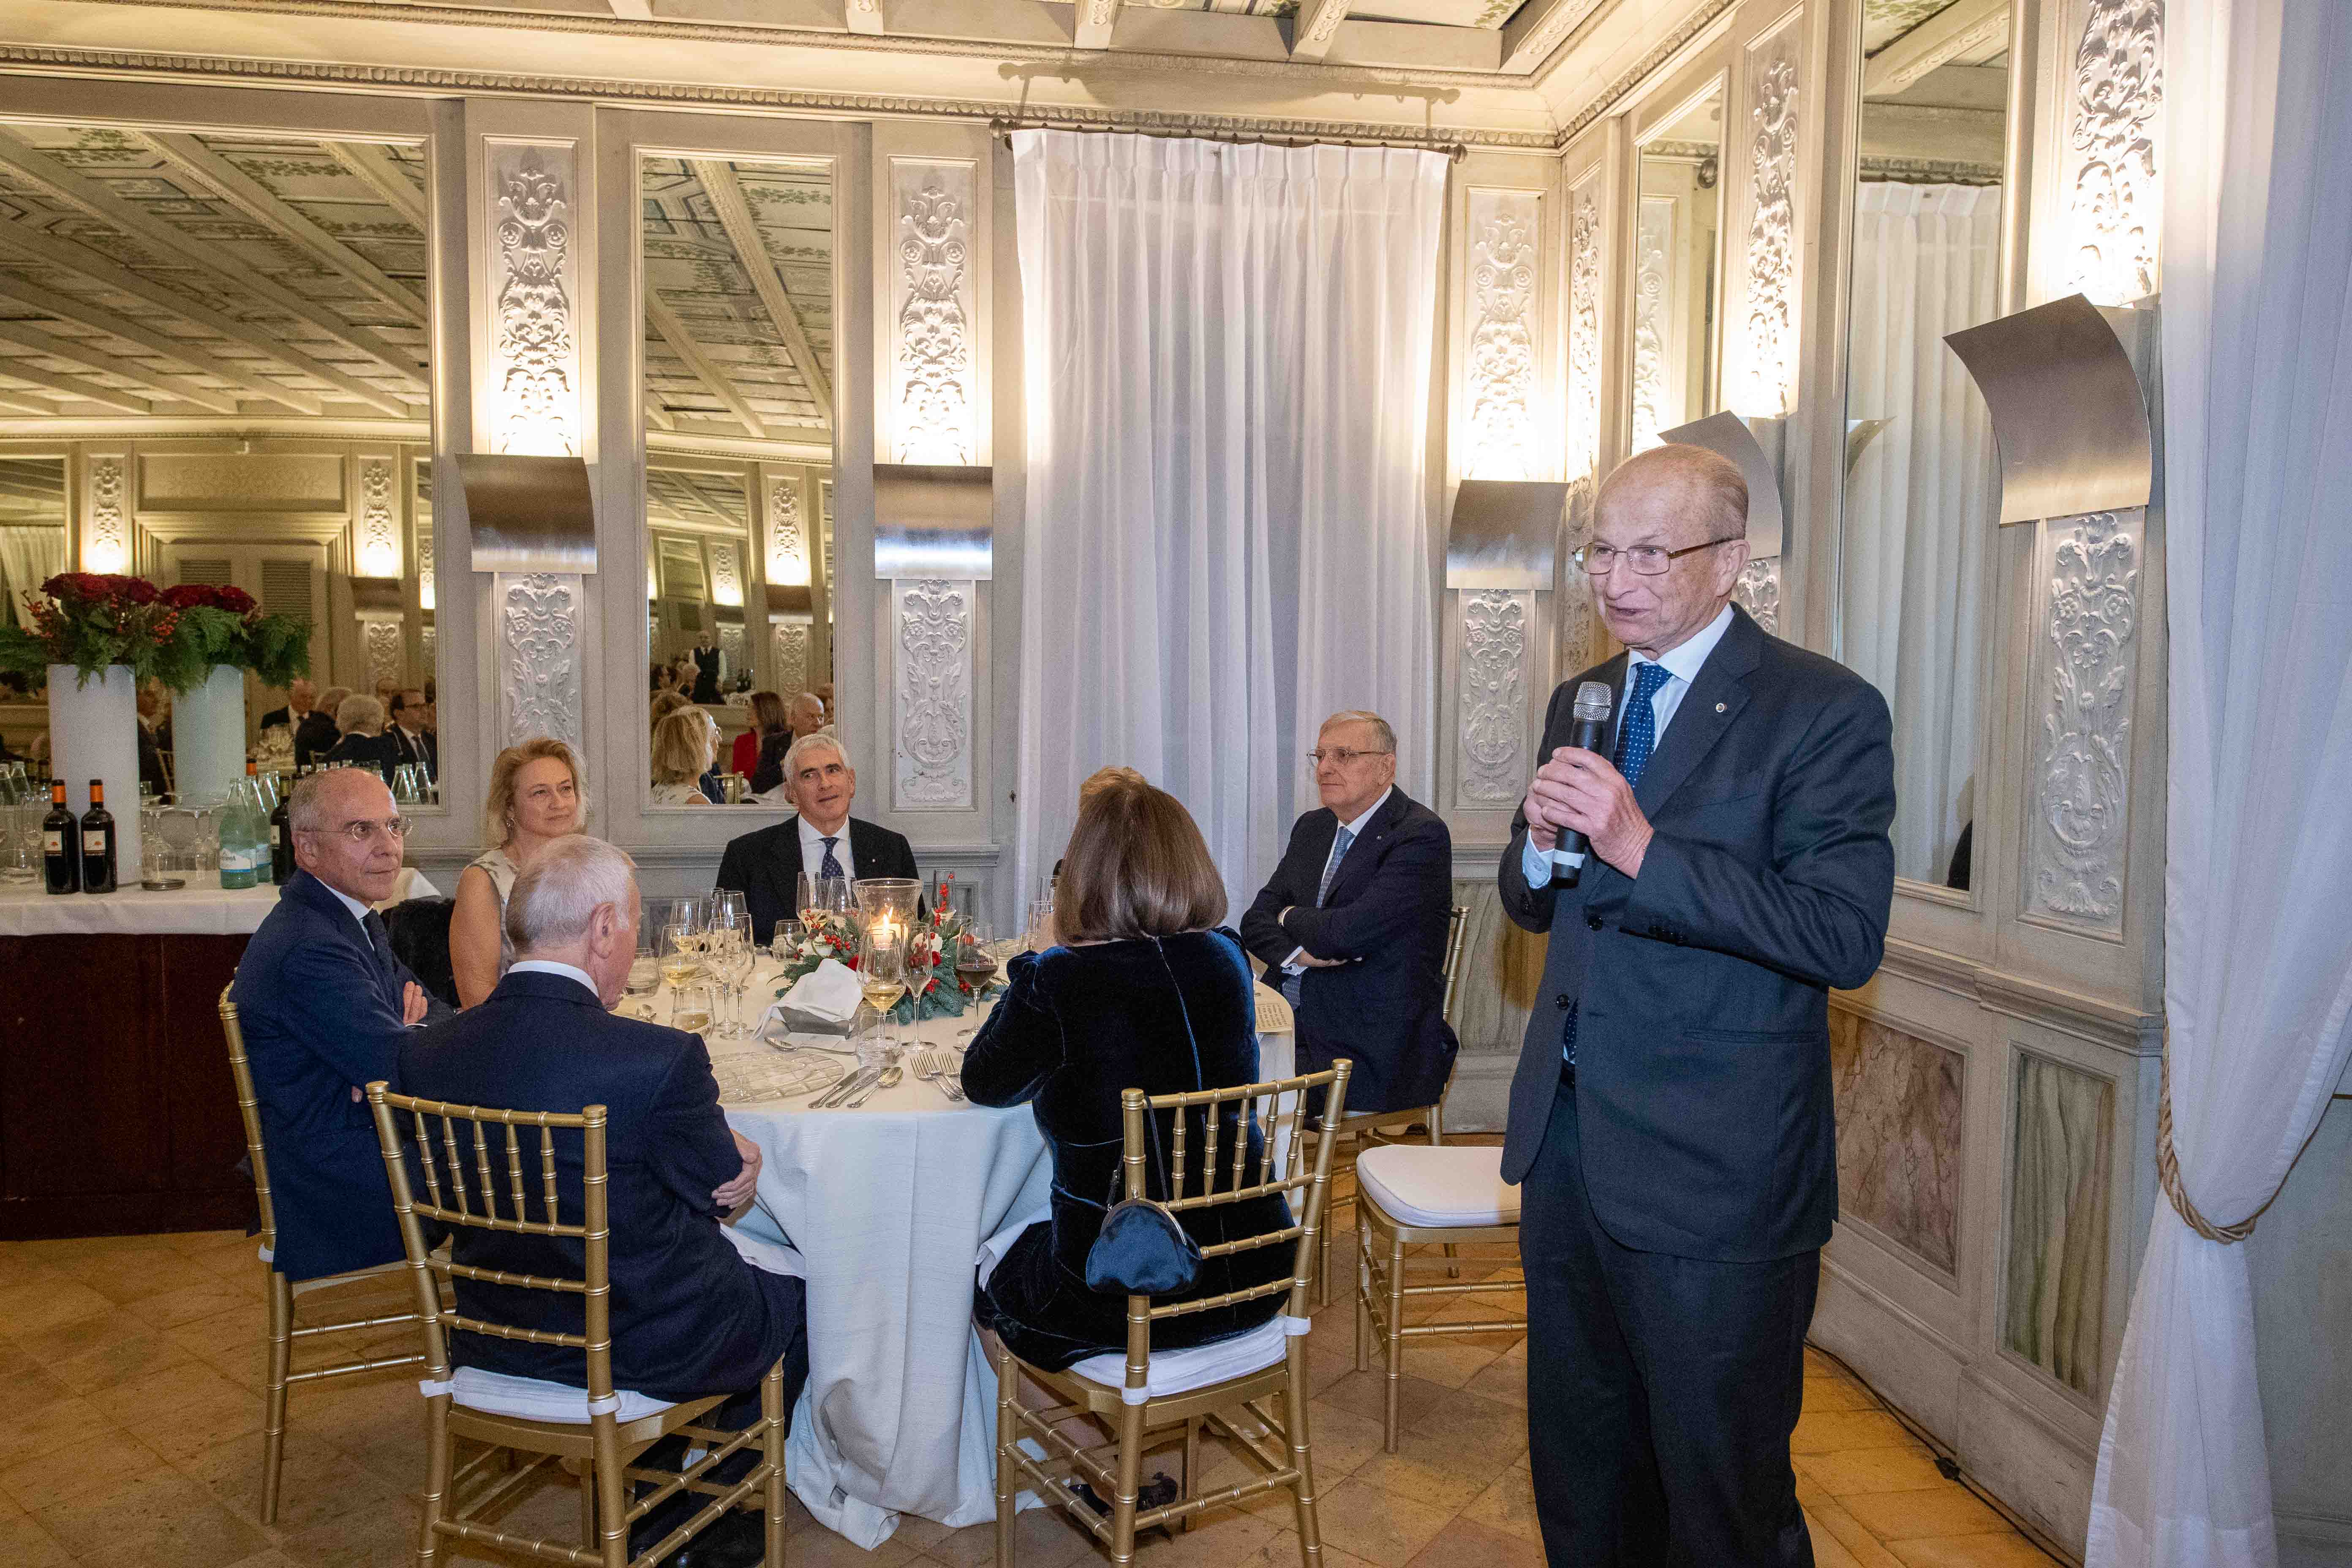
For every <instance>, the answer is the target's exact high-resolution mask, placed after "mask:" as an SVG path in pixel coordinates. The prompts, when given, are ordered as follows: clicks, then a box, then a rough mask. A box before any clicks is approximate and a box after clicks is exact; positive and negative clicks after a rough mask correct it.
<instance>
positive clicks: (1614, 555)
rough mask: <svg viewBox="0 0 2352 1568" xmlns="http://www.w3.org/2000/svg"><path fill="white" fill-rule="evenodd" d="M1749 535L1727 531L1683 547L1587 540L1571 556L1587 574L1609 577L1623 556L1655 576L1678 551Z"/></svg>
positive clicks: (1686, 552) (1642, 571) (1711, 546)
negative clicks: (1627, 545)
mask: <svg viewBox="0 0 2352 1568" xmlns="http://www.w3.org/2000/svg"><path fill="white" fill-rule="evenodd" d="M1746 537H1747V535H1746V534H1741V533H1732V534H1727V535H1725V536H1724V537H1723V538H1721V539H1710V540H1706V541H1705V542H1702V543H1698V544H1685V545H1684V546H1683V547H1682V548H1681V549H1680V550H1668V549H1666V548H1665V547H1664V546H1663V545H1657V544H1636V545H1634V546H1633V548H1632V549H1630V550H1620V549H1618V548H1617V547H1616V546H1615V545H1613V544H1588V545H1585V546H1584V547H1583V548H1581V549H1580V550H1579V551H1577V552H1576V553H1575V555H1574V556H1572V557H1570V559H1572V560H1573V561H1575V563H1577V565H1579V566H1580V567H1581V568H1583V570H1584V572H1585V573H1586V574H1587V575H1589V576H1593V577H1606V576H1607V575H1609V569H1610V568H1611V567H1612V566H1614V565H1616V564H1617V562H1618V559H1619V558H1620V557H1621V556H1622V558H1623V559H1624V562H1625V564H1626V565H1628V566H1631V567H1632V568H1633V570H1634V572H1635V573H1636V574H1639V575H1641V576H1643V577H1656V576H1660V575H1662V574H1664V572H1665V569H1666V568H1667V567H1668V566H1670V565H1672V564H1674V560H1675V557H1676V556H1677V555H1690V554H1694V553H1696V552H1698V551H1701V550H1712V549H1714V548H1715V547H1716V546H1717V545H1718V544H1729V543H1731V542H1733V541H1734V540H1738V539H1745V538H1746Z"/></svg>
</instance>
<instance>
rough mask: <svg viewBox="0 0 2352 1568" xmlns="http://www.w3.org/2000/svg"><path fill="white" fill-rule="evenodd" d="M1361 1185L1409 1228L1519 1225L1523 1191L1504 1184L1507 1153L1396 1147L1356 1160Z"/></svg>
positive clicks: (1366, 1153)
mask: <svg viewBox="0 0 2352 1568" xmlns="http://www.w3.org/2000/svg"><path fill="white" fill-rule="evenodd" d="M1356 1184H1357V1185H1358V1186H1360V1187H1361V1188H1362V1189H1363V1190H1364V1192H1365V1194H1367V1195H1368V1196H1370V1198H1371V1200H1372V1201H1373V1202H1374V1203H1376V1204H1378V1205H1381V1208H1383V1209H1385V1210H1386V1211H1388V1213H1390V1214H1391V1215H1394V1216H1395V1217H1396V1218H1397V1219H1399V1220H1401V1221H1402V1222H1403V1223H1404V1224H1406V1225H1422V1226H1478V1225H1517V1224H1518V1222H1519V1189H1518V1187H1517V1185H1516V1184H1512V1183H1509V1182H1506V1181H1505V1180H1503V1151H1502V1150H1501V1149H1500V1148H1489V1147H1480V1146H1476V1145H1454V1146H1448V1147H1445V1148H1439V1149H1428V1148H1414V1147H1412V1146H1411V1145H1408V1144H1402V1143H1391V1144H1387V1145H1384V1146H1383V1147H1381V1148H1378V1149H1367V1150H1365V1151H1364V1152H1362V1153H1361V1154H1360V1155H1358V1156H1357V1157H1356Z"/></svg>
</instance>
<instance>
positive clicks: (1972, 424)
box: [1840, 181, 2001, 882]
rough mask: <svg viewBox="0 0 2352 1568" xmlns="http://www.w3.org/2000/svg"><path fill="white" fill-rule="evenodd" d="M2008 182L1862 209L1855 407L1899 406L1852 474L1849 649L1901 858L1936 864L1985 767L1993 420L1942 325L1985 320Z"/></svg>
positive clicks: (1916, 190)
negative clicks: (1888, 752) (1981, 692)
mask: <svg viewBox="0 0 2352 1568" xmlns="http://www.w3.org/2000/svg"><path fill="white" fill-rule="evenodd" d="M2000 203H2001V190H2000V186H1997V185H1991V186H1979V185H1909V184H1898V183H1895V182H1893V181H1872V182H1869V183H1866V184H1864V185H1863V186H1862V187H1861V189H1860V191H1859V192H1858V193H1857V195H1856V199H1855V204H1854V206H1855V211H1854V253H1853V316H1852V327H1851V332H1852V339H1851V341H1852V354H1851V359H1850V362H1849V363H1850V369H1849V370H1848V373H1847V374H1848V376H1849V380H1848V383H1847V392H1846V412H1847V416H1848V417H1849V418H1853V419H1885V420H1888V421H1890V423H1889V424H1888V425H1887V426H1886V427H1885V429H1883V430H1881V431H1880V432H1879V433H1878V435H1877V437H1875V438H1874V439H1873V440H1872V441H1871V443H1870V445H1869V446H1867V447H1864V449H1863V453H1862V458H1861V460H1860V461H1858V462H1857V463H1855V465H1854V468H1853V474H1852V475H1851V476H1850V477H1849V478H1848V479H1847V480H1846V516H1845V526H1844V537H1843V558H1842V563H1841V566H1840V571H1841V574H1842V576H1843V597H1844V605H1843V619H1842V621H1841V633H1842V635H1843V639H1844V641H1843V648H1842V655H1843V658H1844V660H1845V662H1846V664H1847V665H1848V666H1849V667H1850V668H1853V670H1855V671H1856V672H1857V673H1859V674H1861V675H1862V676H1863V677H1864V679H1867V680H1869V681H1870V682H1871V683H1872V684H1873V685H1874V686H1876V687H1877V688H1878V689H1879V691H1880V692H1881V693H1882V694H1883V695H1884V696H1885V698H1886V702H1887V706H1888V707H1889V708H1891V709H1892V710H1894V715H1895V799H1896V801H1897V802H1898V803H1899V804H1898V805H1897V806H1896V807H1895V827H1894V836H1895V869H1896V871H1897V872H1898V873H1899V874H1901V875H1903V876H1906V877H1912V878H1916V879H1920V880H1922V881H1929V882H1941V881H1942V880H1943V879H1944V877H1945V873H1946V871H1947V869H1948V868H1949V865H1950V862H1951V858H1952V849H1953V847H1954V845H1955V843H1956V841H1957V840H1958V837H1959V833H1960V828H1961V826H1963V825H1964V824H1965V823H1966V822H1967V821H1968V814H1969V801H1968V800H1964V799H1963V795H1964V794H1966V793H1967V792H1968V785H1969V777H1970V775H1971V774H1972V773H1974V772H1975V769H1976V738H1977V711H1978V707H1977V702H1978V698H1977V656H1978V651H1979V643H1980V641H1981V640H1982V637H1983V625H1984V623H1983V611H1984V605H1983V595H1982V581H1983V572H1982V570H1981V566H1982V559H1983V552H1984V549H1985V547H1986V544H1987V543H1988V542H1989V541H1990V538H1991V535H1992V520H1993V517H1994V516H1995V510H1996V503H1997V501H1998V499H1999V489H1998V487H1999V484H2000V474H1999V470H1998V469H1997V468H1996V467H1995V463H1994V453H1993V443H1992V426H1991V422H1990V417H1989V416H1988V415H1987V413H1986V410H1985V405H1984V399H1983V398H1981V397H1979V396H1978V395H1977V394H1976V391H1975V388H1974V386H1973V384H1971V383H1970V382H1969V376H1968V372H1967V371H1966V370H1964V369H1963V368H1962V367H1961V364H1960V362H1959V359H1958V356H1956V355H1955V354H1953V353H1952V352H1951V351H1950V350H1949V349H1948V348H1946V347H1945V346H1944V334H1945V333H1947V332H1953V331H1959V330H1960V329H1961V328H1963V327H1973V326H1976V325H1979V323H1981V322H1985V321H1990V320H1992V319H1993V317H1994V316H1995V315H1997V314H1999V311H1998V310H1996V308H1995V305H1994V298H1995V292H1996V287H1997V285H1998V284H1999V282H2000Z"/></svg>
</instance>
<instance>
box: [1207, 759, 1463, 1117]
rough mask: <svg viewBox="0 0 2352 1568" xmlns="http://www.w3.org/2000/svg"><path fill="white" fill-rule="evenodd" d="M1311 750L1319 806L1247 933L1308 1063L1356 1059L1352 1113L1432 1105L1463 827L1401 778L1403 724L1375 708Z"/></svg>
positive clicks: (1441, 1081)
mask: <svg viewBox="0 0 2352 1568" xmlns="http://www.w3.org/2000/svg"><path fill="white" fill-rule="evenodd" d="M1307 760H1308V761H1309V762H1311V763H1314V764H1315V787H1316V789H1317V791H1318V793H1319V794H1320V795H1322V798H1323V804H1322V805H1321V806H1320V807H1319V808H1318V809H1317V810H1314V811H1310V812H1308V813H1307V815H1306V816H1302V817H1300V818H1299V819H1298V821H1297V824H1296V825H1294V826H1292V828H1291V830H1290V847H1289V848H1288V849H1286V851H1284V853H1283V857H1282V864H1281V865H1280V866H1278V867H1276V868H1275V873H1274V879H1273V880H1272V881H1269V882H1268V883H1266V885H1265V890H1264V891H1263V892H1261V893H1259V894H1258V896H1257V901H1256V902H1255V903H1254V904H1252V905H1251V906H1250V909H1249V913H1247V914H1245V915H1244V916H1243V917H1242V943H1243V945H1244V946H1245V947H1247V948H1248V949H1249V950H1250V951H1251V952H1254V953H1255V954H1257V955H1258V957H1260V958H1262V959H1264V960H1265V983H1266V984H1269V985H1276V986H1278V988H1279V989H1280V990H1281V992H1282V994H1284V995H1285V996H1286V997H1288V998H1289V999H1290V1005H1291V1006H1292V1008H1293V1009H1294V1010H1295V1011H1296V1012H1297V1018H1298V1034H1297V1040H1298V1070H1299V1071H1300V1072H1320V1071H1322V1070H1323V1069H1324V1068H1328V1067H1329V1066H1330V1065H1331V1062H1332V1058H1335V1057H1349V1058H1353V1060H1354V1061H1355V1064H1356V1076H1355V1078H1354V1079H1351V1080H1350V1081H1349V1085H1348V1109H1349V1110H1351V1111H1354V1110H1416V1109H1418V1108H1419V1107H1422V1106H1424V1105H1434V1104H1436V1103H1437V1101H1438V1100H1439V1099H1440V1097H1442V1096H1443V1095H1444V1092H1445V1080H1446V1079H1447V1078H1449V1077H1450V1076H1452V1074H1453V1071H1454V1050H1455V1047H1456V1044H1457V1042H1456V1041H1455V1039H1454V1028H1453V1026H1451V1025H1449V1024H1448V1023H1446V1021H1445V930H1446V922H1447V921H1448V919H1449V917H1450V915H1451V913H1452V910H1453V903H1454V898H1453V877H1454V836H1453V835H1452V834H1451V833H1449V832H1447V831H1446V827H1445V823H1444V820H1443V819H1442V818H1441V817H1439V816H1438V815H1437V814H1436V813H1435V812H1433V811H1432V810H1430V809H1429V808H1428V807H1427V806H1425V805H1421V804H1419V803H1418V802H1416V801H1414V800H1412V798H1411V797H1410V796H1408V795H1406V794H1405V793H1404V792H1403V791H1402V790H1401V789H1399V788H1397V787H1396V732H1395V731H1393V730H1391V729H1390V728H1389V726H1388V721H1386V720H1384V719H1382V718H1381V716H1380V715H1379V714H1377V713H1359V712H1346V713H1334V714H1332V715H1331V717H1329V718H1328V719H1326V720H1324V721H1323V729H1322V732H1321V733H1320V734H1319V735H1318V737H1317V738H1316V743H1315V750H1313V751H1312V752H1308V753H1307Z"/></svg>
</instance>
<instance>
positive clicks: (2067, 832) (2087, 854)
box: [2024, 510, 2146, 935]
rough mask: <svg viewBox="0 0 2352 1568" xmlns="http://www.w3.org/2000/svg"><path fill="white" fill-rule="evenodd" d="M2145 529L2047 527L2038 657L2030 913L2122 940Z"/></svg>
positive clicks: (2127, 524)
mask: <svg viewBox="0 0 2352 1568" xmlns="http://www.w3.org/2000/svg"><path fill="white" fill-rule="evenodd" d="M2145 525H2146V518H2145V515H2144V514H2143V513H2141V512H2139V511H2137V510H2134V511H2121V512H2094V513H2092V514H2090V515H2089V516H2087V517H2080V518H2062V519H2055V520H2053V521H2049V522H2046V523H2043V524H2042V525H2041V526H2042V562H2043V565H2044V569H2045V570H2046V571H2047V573H2048V574H2049V576H2048V582H2049V600H2048V605H2047V608H2046V610H2045V612H2044V616H2045V622H2044V624H2045V627H2046V635H2047V637H2048V638H2049V641H2048V643H2047V644H2046V645H2045V646H2044V647H2043V648H2042V657H2043V662H2044V663H2045V665H2046V666H2047V675H2046V676H2045V677H2044V678H2043V679H2042V680H2041V682H2040V683H2039V684H2040V686H2041V689H2042V694H2041V701H2040V710H2041V711H2040V715H2039V720H2040V721H2039V723H2038V724H2037V726H2036V729H2037V731H2038V743H2037V746H2036V749H2035V756H2034V768H2033V775H2032V808H2031V810H2030V811H2029V813H2028V816H2027V824H2026V834H2027V837H2026V879H2025V889H2024V894H2025V910H2024V912H2025V913H2026V914H2028V915H2030V916H2038V917H2042V918H2044V919H2050V920H2056V921H2064V922H2066V923H2068V924H2071V925H2076V926H2082V927H2087V928H2089V929H2091V930H2094V931H2098V932H2101V933H2103V934H2109V935H2120V934H2121V932H2122V931H2123V895H2124V858H2125V828H2126V819H2127V815H2128V813H2127V808H2128V805H2129V803H2130V798H2131V722H2132V703H2133V697H2134V685H2135V681H2134V679H2133V670H2134V666H2135V664H2136V663H2137V655H2138V646H2137V645H2138V636H2139V574H2140V535H2141V533H2142V531H2143V530H2144V528H2145Z"/></svg>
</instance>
